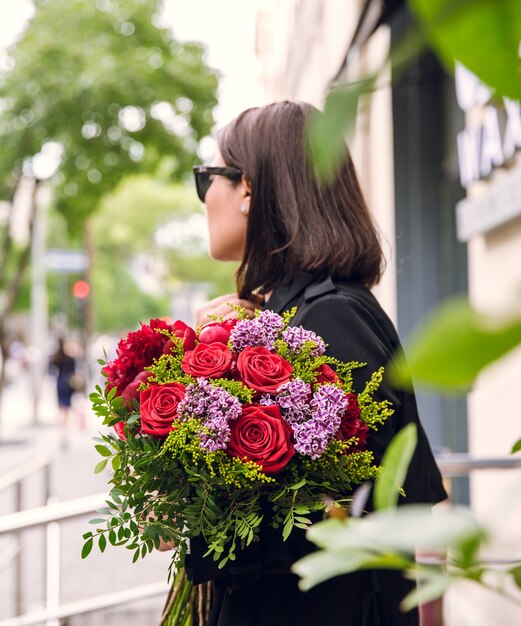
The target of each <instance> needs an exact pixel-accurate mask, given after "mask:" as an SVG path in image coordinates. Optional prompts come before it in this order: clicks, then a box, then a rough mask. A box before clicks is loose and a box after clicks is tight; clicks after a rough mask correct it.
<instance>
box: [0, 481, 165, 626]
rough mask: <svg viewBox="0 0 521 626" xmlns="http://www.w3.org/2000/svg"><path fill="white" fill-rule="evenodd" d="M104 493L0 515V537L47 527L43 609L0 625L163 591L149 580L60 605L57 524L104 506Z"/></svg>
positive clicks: (27, 624) (21, 625)
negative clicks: (129, 587) (116, 590)
mask: <svg viewBox="0 0 521 626" xmlns="http://www.w3.org/2000/svg"><path fill="white" fill-rule="evenodd" d="M106 497H107V496H106V494H105V493H101V494H96V495H93V496H87V497H84V498H77V499H75V500H69V501H67V502H58V503H55V502H54V503H53V502H51V503H50V504H48V505H47V506H42V507H39V508H35V509H30V510H27V511H17V512H16V513H11V514H10V515H4V516H2V517H0V537H1V536H2V535H5V534H10V533H20V532H21V531H23V530H27V529H29V528H37V527H42V526H45V527H46V528H47V542H46V543H47V546H46V548H47V549H46V577H45V578H46V608H45V609H41V610H37V611H32V612H31V613H27V614H25V615H18V616H17V617H11V618H8V619H6V620H3V621H1V622H0V626H34V625H36V624H41V623H46V624H48V625H50V624H53V625H54V624H58V620H59V619H63V618H66V617H72V616H74V615H81V614H84V613H91V612H93V611H98V610H100V609H104V608H108V607H112V606H117V605H120V604H127V603H129V602H134V601H137V600H143V599H146V598H150V597H153V596H157V595H162V594H166V593H167V591H168V586H167V585H166V583H165V582H163V581H162V582H157V583H150V584H146V585H141V586H137V587H134V588H132V589H126V590H124V591H118V592H112V593H108V594H104V595H101V596H96V597H94V598H88V599H86V600H80V601H77V602H70V603H67V604H60V597H59V590H60V533H59V524H60V522H64V521H67V520H71V519H74V518H78V517H82V516H84V515H88V514H92V513H94V512H95V511H96V510H97V509H99V508H101V507H103V506H105V498H106Z"/></svg>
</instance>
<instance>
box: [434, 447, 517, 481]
mask: <svg viewBox="0 0 521 626" xmlns="http://www.w3.org/2000/svg"><path fill="white" fill-rule="evenodd" d="M436 462H437V464H438V467H439V468H440V471H441V473H442V474H443V476H444V477H445V478H452V477H454V476H467V475H468V474H470V473H471V472H474V471H480V470H494V469H498V470H505V469H521V456H507V457H488V458H487V457H484V458H480V457H473V456H470V455H469V454H467V453H465V452H454V453H450V454H449V453H443V454H439V455H437V456H436Z"/></svg>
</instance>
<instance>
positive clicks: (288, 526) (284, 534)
mask: <svg viewBox="0 0 521 626" xmlns="http://www.w3.org/2000/svg"><path fill="white" fill-rule="evenodd" d="M292 530H293V520H290V521H288V522H286V523H285V524H284V528H283V529H282V539H283V540H284V541H286V540H287V539H288V537H289V536H290V535H291V531H292Z"/></svg>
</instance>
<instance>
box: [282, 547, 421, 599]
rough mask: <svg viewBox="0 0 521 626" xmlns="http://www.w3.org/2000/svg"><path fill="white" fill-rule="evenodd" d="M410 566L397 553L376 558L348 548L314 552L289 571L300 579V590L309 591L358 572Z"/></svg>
mask: <svg viewBox="0 0 521 626" xmlns="http://www.w3.org/2000/svg"><path fill="white" fill-rule="evenodd" d="M413 563H414V560H413V559H412V558H411V559H409V560H407V559H406V558H404V557H402V556H400V555H396V554H389V555H377V554H375V553H374V552H373V551H371V550H370V549H363V550H358V549H357V548H349V549H348V550H335V551H322V552H313V553H312V554H309V555H308V556H305V557H304V558H302V559H300V560H299V561H297V562H296V563H295V564H294V565H293V566H292V568H291V569H292V571H293V572H295V573H296V574H298V575H299V576H300V577H301V578H302V580H301V581H300V582H299V587H300V588H301V589H302V591H308V590H309V589H311V587H314V586H315V585H318V584H319V583H321V582H324V581H325V580H328V579H329V578H333V577H334V576H340V575H342V574H349V573H350V572H355V571H357V570H360V569H373V568H379V569H383V568H385V569H402V568H404V567H408V566H411V565H412V564H413Z"/></svg>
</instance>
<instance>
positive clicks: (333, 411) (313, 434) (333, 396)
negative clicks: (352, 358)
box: [293, 385, 348, 460]
mask: <svg viewBox="0 0 521 626" xmlns="http://www.w3.org/2000/svg"><path fill="white" fill-rule="evenodd" d="M347 404H348V398H347V397H346V394H345V393H344V392H343V391H342V389H340V388H339V387H337V386H336V385H322V386H321V387H319V388H318V389H317V391H315V393H314V394H313V399H312V400H311V402H310V405H311V407H312V415H311V418H310V419H309V420H307V421H306V422H303V423H301V424H294V426H293V431H294V434H295V450H296V451H297V452H299V453H300V454H304V455H307V456H310V457H311V458H312V459H313V460H315V459H318V458H319V457H321V456H322V454H324V451H325V449H326V448H327V446H328V444H329V442H330V441H331V439H332V437H333V435H334V434H335V433H336V432H337V430H338V428H339V427H340V423H341V421H342V414H343V413H344V412H345V410H346V408H347Z"/></svg>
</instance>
